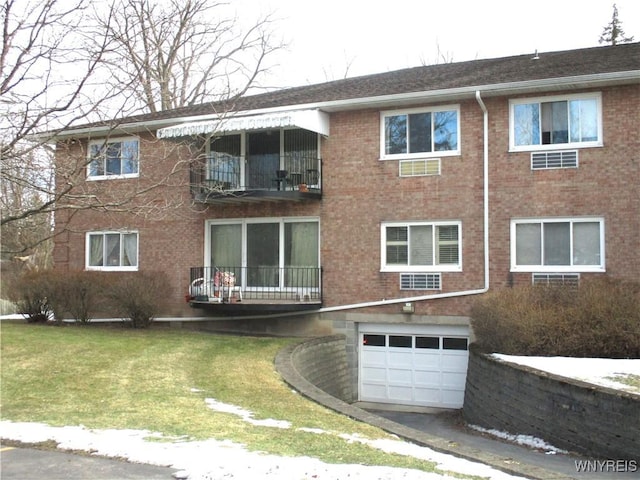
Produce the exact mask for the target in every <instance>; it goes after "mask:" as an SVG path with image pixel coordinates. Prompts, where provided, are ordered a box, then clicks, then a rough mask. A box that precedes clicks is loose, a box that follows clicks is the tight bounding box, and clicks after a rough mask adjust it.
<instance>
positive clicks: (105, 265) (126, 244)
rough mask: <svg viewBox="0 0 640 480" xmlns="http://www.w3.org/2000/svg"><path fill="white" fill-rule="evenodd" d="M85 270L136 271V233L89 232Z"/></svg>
mask: <svg viewBox="0 0 640 480" xmlns="http://www.w3.org/2000/svg"><path fill="white" fill-rule="evenodd" d="M86 250H87V251H86V268H87V270H137V269H138V233H137V232H89V233H87V246H86Z"/></svg>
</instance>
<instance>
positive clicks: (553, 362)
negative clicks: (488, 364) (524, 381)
mask: <svg viewBox="0 0 640 480" xmlns="http://www.w3.org/2000/svg"><path fill="white" fill-rule="evenodd" d="M493 356H494V357H495V358H498V359H500V360H503V361H505V362H511V363H517V364H519V365H525V366H528V367H531V368H536V369H538V370H542V371H544V372H548V373H553V374H555V375H560V376H562V377H567V378H573V379H575V380H580V381H583V382H587V383H592V384H594V385H600V386H603V387H608V388H614V389H616V390H624V391H629V392H635V393H640V392H638V389H637V388H636V389H634V387H632V386H630V385H625V384H624V383H621V382H617V381H616V380H615V379H616V378H621V377H626V376H628V375H635V376H638V377H640V359H615V358H574V357H525V356H515V355H502V354H498V353H494V354H493Z"/></svg>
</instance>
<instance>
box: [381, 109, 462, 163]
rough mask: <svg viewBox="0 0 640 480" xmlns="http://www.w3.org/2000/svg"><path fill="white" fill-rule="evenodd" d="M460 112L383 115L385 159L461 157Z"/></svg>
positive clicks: (382, 131) (430, 111) (442, 110)
mask: <svg viewBox="0 0 640 480" xmlns="http://www.w3.org/2000/svg"><path fill="white" fill-rule="evenodd" d="M459 131H460V125H459V109H458V107H452V106H449V107H442V108H438V109H430V110H408V111H393V112H382V115H381V135H380V136H381V145H380V150H381V153H380V157H381V158H382V159H395V158H407V157H421V156H425V155H426V156H429V155H454V154H459V153H460V146H459Z"/></svg>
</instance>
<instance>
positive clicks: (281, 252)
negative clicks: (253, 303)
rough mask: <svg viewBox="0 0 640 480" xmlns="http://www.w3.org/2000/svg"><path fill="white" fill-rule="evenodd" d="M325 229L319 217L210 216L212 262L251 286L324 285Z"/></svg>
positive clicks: (210, 258) (209, 233)
mask: <svg viewBox="0 0 640 480" xmlns="http://www.w3.org/2000/svg"><path fill="white" fill-rule="evenodd" d="M319 229H320V224H319V222H318V219H317V218H297V217H287V218H272V219H268V218H260V219H242V220H219V221H218V220H215V221H210V222H209V227H208V232H207V234H208V239H207V244H208V247H207V248H208V251H209V253H208V262H209V264H210V266H211V267H214V268H218V269H225V270H230V271H234V272H236V271H237V274H236V277H237V278H238V279H239V280H238V281H239V282H240V283H242V284H243V286H245V287H248V288H254V287H255V288H289V287H314V288H318V287H319V280H320V276H319V272H320V230H319Z"/></svg>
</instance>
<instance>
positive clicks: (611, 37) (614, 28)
mask: <svg viewBox="0 0 640 480" xmlns="http://www.w3.org/2000/svg"><path fill="white" fill-rule="evenodd" d="M630 42H633V37H627V36H625V33H624V30H623V29H622V21H621V20H619V19H618V7H617V6H616V4H615V3H614V4H613V15H612V17H611V22H609V23H608V24H607V26H605V27H604V30H603V31H602V35H600V43H607V44H609V45H617V44H619V43H630Z"/></svg>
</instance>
